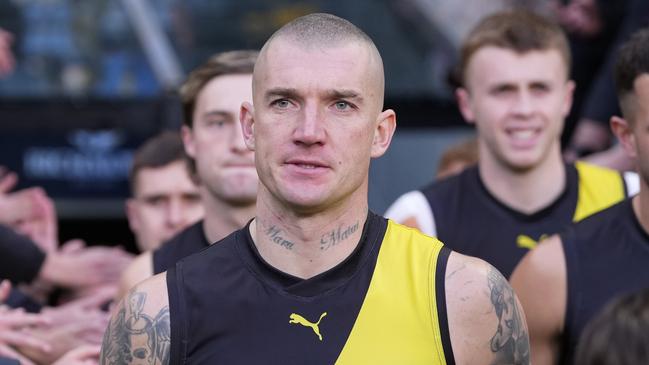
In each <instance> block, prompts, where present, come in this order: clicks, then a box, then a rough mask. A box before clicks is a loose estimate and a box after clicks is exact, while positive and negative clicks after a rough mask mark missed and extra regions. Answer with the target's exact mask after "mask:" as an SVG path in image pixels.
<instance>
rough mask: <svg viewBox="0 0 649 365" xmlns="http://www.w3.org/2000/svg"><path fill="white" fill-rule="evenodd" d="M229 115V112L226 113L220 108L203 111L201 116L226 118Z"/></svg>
mask: <svg viewBox="0 0 649 365" xmlns="http://www.w3.org/2000/svg"><path fill="white" fill-rule="evenodd" d="M230 116H231V113H228V112H226V111H222V110H210V111H208V112H205V113H203V117H222V118H228V117H230Z"/></svg>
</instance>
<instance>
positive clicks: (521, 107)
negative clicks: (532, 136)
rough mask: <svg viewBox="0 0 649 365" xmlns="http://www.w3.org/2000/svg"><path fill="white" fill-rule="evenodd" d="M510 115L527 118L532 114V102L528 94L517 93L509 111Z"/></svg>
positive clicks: (523, 92)
mask: <svg viewBox="0 0 649 365" xmlns="http://www.w3.org/2000/svg"><path fill="white" fill-rule="evenodd" d="M511 111H512V113H513V114H515V115H517V116H520V117H528V116H530V115H532V113H533V112H534V101H533V100H532V95H530V93H529V92H526V91H522V92H520V93H518V95H517V97H516V99H515V100H514V103H513V105H512V109H511Z"/></svg>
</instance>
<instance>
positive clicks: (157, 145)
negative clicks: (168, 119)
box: [129, 131, 189, 194]
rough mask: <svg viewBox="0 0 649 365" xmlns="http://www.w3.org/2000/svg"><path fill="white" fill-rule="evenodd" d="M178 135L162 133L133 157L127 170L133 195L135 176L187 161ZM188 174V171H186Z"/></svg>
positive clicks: (172, 132)
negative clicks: (142, 171) (147, 170)
mask: <svg viewBox="0 0 649 365" xmlns="http://www.w3.org/2000/svg"><path fill="white" fill-rule="evenodd" d="M187 158H188V157H187V155H186V154H185V147H184V146H183V141H182V139H181V138H180V133H178V132H174V131H164V132H162V133H160V134H158V135H156V136H154V137H152V138H150V139H148V140H147V141H146V142H144V144H143V145H142V146H140V148H138V149H137V151H135V154H134V155H133V162H132V163H131V169H130V170H129V185H130V187H131V193H132V194H135V188H136V180H137V174H138V173H139V172H140V170H142V169H145V168H160V167H164V166H167V165H169V164H171V163H173V162H176V161H183V162H186V161H187ZM187 173H188V174H189V169H188V170H187Z"/></svg>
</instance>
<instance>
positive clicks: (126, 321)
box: [99, 292, 171, 365]
mask: <svg viewBox="0 0 649 365" xmlns="http://www.w3.org/2000/svg"><path fill="white" fill-rule="evenodd" d="M145 302H146V293H142V292H131V293H129V295H128V296H127V297H126V298H125V301H124V302H123V303H122V304H121V307H120V308H119V311H117V313H115V315H114V316H113V319H112V320H111V322H110V323H109V324H108V328H107V329H106V332H105V333H104V340H103V343H102V346H101V354H100V358H99V363H100V364H101V365H124V364H140V363H146V364H151V365H169V355H170V345H171V330H170V320H169V319H170V317H169V307H168V306H165V307H164V308H162V309H161V310H160V312H158V314H157V315H155V316H150V315H149V314H146V313H144V304H145ZM134 340H135V341H134ZM134 342H137V343H143V344H145V345H144V346H133V344H134ZM142 361H144V362H142Z"/></svg>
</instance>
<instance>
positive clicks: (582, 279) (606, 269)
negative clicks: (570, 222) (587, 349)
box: [561, 199, 649, 364]
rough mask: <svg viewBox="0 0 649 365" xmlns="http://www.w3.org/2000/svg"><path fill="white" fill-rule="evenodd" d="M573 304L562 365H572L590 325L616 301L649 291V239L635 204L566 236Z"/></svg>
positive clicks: (587, 221) (601, 216)
mask: <svg viewBox="0 0 649 365" xmlns="http://www.w3.org/2000/svg"><path fill="white" fill-rule="evenodd" d="M561 240H562V243H563V250H564V254H565V258H566V269H567V284H568V298H567V303H566V317H565V323H564V331H563V341H562V356H561V358H562V360H563V361H562V363H565V364H571V363H572V362H573V359H574V355H575V354H574V351H575V349H576V346H577V343H578V340H579V337H580V336H581V333H582V331H583V329H584V327H585V326H586V324H587V323H588V322H589V321H590V320H591V319H592V318H593V317H594V316H595V315H596V314H597V313H598V312H599V311H600V310H601V309H603V307H604V306H605V305H606V304H607V303H608V302H609V301H610V300H611V299H613V298H614V297H616V296H619V295H623V294H627V293H631V292H635V291H639V290H641V289H644V288H649V235H647V232H645V230H644V229H643V228H642V226H641V225H640V222H639V221H638V219H637V218H636V215H635V213H634V212H633V207H632V204H631V199H627V200H625V201H623V202H621V203H619V204H616V205H614V206H613V207H611V208H609V209H606V210H604V211H602V212H600V213H597V214H595V215H593V216H591V217H589V218H586V219H584V220H583V221H581V222H580V223H577V224H576V225H575V226H574V227H570V228H569V229H567V230H566V231H565V232H563V233H562V234H561Z"/></svg>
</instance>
